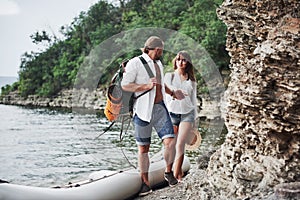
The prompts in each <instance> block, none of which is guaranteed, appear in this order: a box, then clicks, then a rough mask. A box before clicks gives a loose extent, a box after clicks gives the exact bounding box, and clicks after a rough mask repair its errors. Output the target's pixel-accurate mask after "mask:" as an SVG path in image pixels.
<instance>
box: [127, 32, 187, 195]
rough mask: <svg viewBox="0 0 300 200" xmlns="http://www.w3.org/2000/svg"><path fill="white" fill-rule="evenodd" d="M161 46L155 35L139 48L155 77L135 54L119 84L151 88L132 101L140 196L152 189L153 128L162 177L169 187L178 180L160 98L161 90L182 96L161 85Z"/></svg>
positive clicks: (166, 116)
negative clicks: (163, 166)
mask: <svg viewBox="0 0 300 200" xmlns="http://www.w3.org/2000/svg"><path fill="white" fill-rule="evenodd" d="M163 49H164V43H163V41H162V40H161V39H160V38H159V37H156V36H151V37H149V38H148V39H147V41H146V42H145V45H144V48H143V49H142V51H143V54H142V57H143V58H144V59H145V61H146V62H147V64H148V65H149V67H150V69H151V70H152V72H153V74H154V75H155V77H153V78H150V77H149V75H148V73H147V71H146V69H145V67H144V66H143V63H142V62H141V60H140V59H139V58H138V57H135V58H133V59H131V60H130V61H129V62H128V63H127V65H126V72H125V73H124V76H123V80H122V83H121V85H122V88H123V90H125V91H130V92H135V94H136V95H139V94H141V93H143V92H145V91H147V90H150V89H152V90H151V91H150V92H148V93H146V94H145V95H143V96H141V97H139V98H138V99H137V100H136V102H135V105H134V110H133V112H134V113H133V115H134V116H133V122H134V124H135V138H136V142H137V145H138V164H139V169H140V174H141V179H142V183H143V184H142V186H141V190H140V193H139V195H140V196H144V195H147V194H149V193H151V192H152V190H151V187H150V183H149V179H148V170H149V165H150V161H149V155H148V152H149V148H150V143H151V132H152V128H153V127H154V128H155V130H156V132H157V133H158V136H159V137H160V138H161V139H162V140H163V144H164V149H165V151H164V159H165V162H166V169H165V179H166V180H167V181H168V183H169V185H170V186H174V185H176V184H177V183H178V181H177V179H176V178H175V177H174V175H173V172H172V165H173V162H174V158H175V139H174V138H175V135H174V131H173V125H172V122H171V119H170V116H169V113H168V111H167V108H166V106H165V103H164V99H165V93H168V94H170V95H172V96H173V97H174V98H175V97H176V98H178V99H182V98H184V96H183V94H182V92H181V91H171V90H170V89H169V88H168V87H166V86H165V84H164V81H163V66H162V63H161V62H160V60H159V58H160V57H161V56H162V54H163ZM162 86H163V87H162Z"/></svg>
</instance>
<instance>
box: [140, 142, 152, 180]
mask: <svg viewBox="0 0 300 200" xmlns="http://www.w3.org/2000/svg"><path fill="white" fill-rule="evenodd" d="M149 148H150V145H139V153H138V154H139V157H138V162H139V168H140V174H141V178H142V181H143V182H144V183H146V184H147V185H148V186H150V183H149V177H148V171H149V166H150V160H149V154H148V152H149Z"/></svg>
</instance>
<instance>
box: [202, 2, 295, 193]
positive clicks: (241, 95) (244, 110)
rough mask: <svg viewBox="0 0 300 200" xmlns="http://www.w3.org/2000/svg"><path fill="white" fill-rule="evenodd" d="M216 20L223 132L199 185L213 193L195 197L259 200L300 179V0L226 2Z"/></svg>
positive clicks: (205, 191) (205, 190) (204, 190)
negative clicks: (223, 39) (221, 29)
mask: <svg viewBox="0 0 300 200" xmlns="http://www.w3.org/2000/svg"><path fill="white" fill-rule="evenodd" d="M218 16H219V17H220V19H222V20H223V21H224V22H225V24H226V25H227V27H228V31H227V45H226V47H227V50H228V52H229V54H230V56H231V72H232V73H231V82H230V83H229V86H228V89H227V91H226V92H225V97H224V102H223V110H222V113H223V116H224V119H225V124H226V126H227V128H228V135H227V137H226V140H225V143H224V144H223V145H222V147H221V148H220V149H219V150H218V151H217V152H216V153H215V154H213V156H212V157H211V158H210V163H209V166H208V168H207V174H208V176H207V179H206V182H205V183H203V184H202V186H201V185H200V187H204V186H205V185H206V186H209V188H210V192H209V193H210V195H205V194H207V193H208V190H207V189H203V190H202V189H200V192H199V195H200V196H201V197H202V199H209V198H208V196H210V198H211V197H212V195H213V196H214V197H220V196H222V198H223V199H224V198H227V199H252V198H254V197H255V198H256V199H264V198H263V196H266V194H269V193H272V192H273V188H274V186H275V185H277V184H279V183H284V182H285V183H288V182H296V181H300V60H299V57H300V2H299V0H264V1H261V0H239V1H235V0H226V1H224V3H223V4H222V6H221V8H220V9H218ZM213 199H214V198H213Z"/></svg>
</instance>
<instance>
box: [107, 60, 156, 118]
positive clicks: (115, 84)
mask: <svg viewBox="0 0 300 200" xmlns="http://www.w3.org/2000/svg"><path fill="white" fill-rule="evenodd" d="M139 59H140V60H141V62H142V63H143V65H144V67H145V69H146V71H147V73H148V75H149V77H150V78H152V77H154V75H153V73H152V71H151V69H150V67H149V65H148V64H147V62H146V60H145V59H144V58H143V57H142V56H139ZM128 61H129V60H125V61H123V62H122V63H121V64H120V66H119V69H118V71H117V72H116V73H115V75H114V76H113V77H112V79H111V82H110V85H109V87H108V90H107V94H106V97H107V101H106V106H105V109H104V114H105V116H106V118H107V119H108V120H109V121H116V120H117V119H118V117H119V116H120V115H130V116H131V117H132V113H133V105H134V103H135V101H136V99H138V98H139V97H141V96H143V95H144V94H146V93H147V92H149V91H150V90H151V89H150V90H147V91H145V92H143V93H142V94H140V95H138V96H135V94H134V92H127V91H124V90H123V89H122V87H121V81H122V79H123V73H124V72H125V68H126V65H127V63H128Z"/></svg>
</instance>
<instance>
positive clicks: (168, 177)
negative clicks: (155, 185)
mask: <svg viewBox="0 0 300 200" xmlns="http://www.w3.org/2000/svg"><path fill="white" fill-rule="evenodd" d="M165 180H166V181H168V183H169V186H170V187H173V186H175V185H176V184H177V183H178V181H177V179H176V178H175V177H174V174H173V172H172V171H171V172H165Z"/></svg>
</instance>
